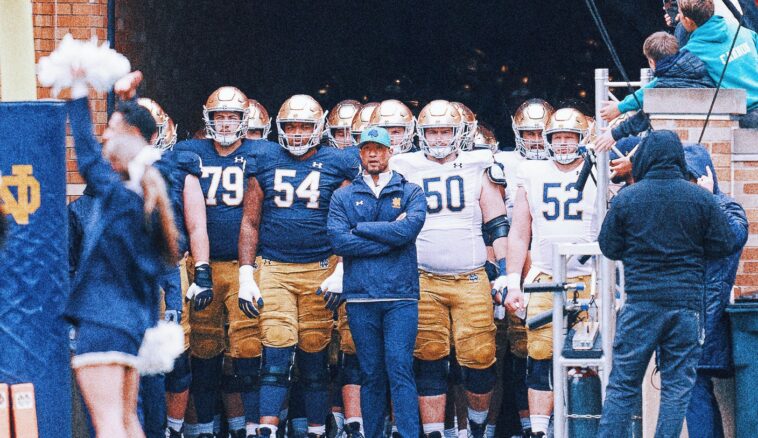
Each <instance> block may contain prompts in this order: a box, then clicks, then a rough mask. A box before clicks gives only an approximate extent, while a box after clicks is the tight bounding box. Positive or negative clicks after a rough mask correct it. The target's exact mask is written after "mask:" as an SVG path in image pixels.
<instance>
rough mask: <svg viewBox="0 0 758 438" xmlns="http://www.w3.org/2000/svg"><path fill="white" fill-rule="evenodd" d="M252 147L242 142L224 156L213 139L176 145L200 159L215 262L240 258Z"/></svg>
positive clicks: (211, 251)
mask: <svg viewBox="0 0 758 438" xmlns="http://www.w3.org/2000/svg"><path fill="white" fill-rule="evenodd" d="M251 144H252V142H251V141H249V140H243V141H242V145H241V146H240V147H239V148H237V150H236V151H234V152H232V153H231V154H229V155H227V156H224V157H222V156H220V155H219V154H218V153H217V152H216V149H215V148H214V147H213V142H212V141H211V140H185V141H182V142H180V143H178V144H177V145H176V146H174V150H176V151H190V152H194V153H195V154H197V155H198V156H199V157H200V162H201V175H200V186H201V187H202V189H203V195H204V196H205V212H206V217H207V221H208V240H209V243H210V258H211V260H214V261H229V260H236V259H237V240H238V239H239V233H240V223H241V222H242V198H243V195H244V191H245V186H246V185H247V184H246V180H247V176H248V174H249V172H250V170H251V167H252V166H251V161H252V160H253V157H252V156H251V155H250V150H251Z"/></svg>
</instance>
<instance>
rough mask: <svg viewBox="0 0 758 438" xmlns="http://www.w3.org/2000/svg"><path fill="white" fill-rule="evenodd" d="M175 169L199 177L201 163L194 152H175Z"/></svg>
mask: <svg viewBox="0 0 758 438" xmlns="http://www.w3.org/2000/svg"><path fill="white" fill-rule="evenodd" d="M176 167H178V168H179V169H180V170H182V171H184V172H187V173H188V174H190V175H195V176H197V177H199V176H200V174H202V169H201V168H202V167H203V162H202V160H200V156H198V155H197V154H196V153H194V152H189V151H176Z"/></svg>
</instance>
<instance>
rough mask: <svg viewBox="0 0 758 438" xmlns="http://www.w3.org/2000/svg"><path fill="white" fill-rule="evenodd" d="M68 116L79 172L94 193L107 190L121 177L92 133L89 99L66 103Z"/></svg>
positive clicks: (117, 182)
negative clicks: (107, 160)
mask: <svg viewBox="0 0 758 438" xmlns="http://www.w3.org/2000/svg"><path fill="white" fill-rule="evenodd" d="M68 116H69V120H70V122H71V133H72V135H73V136H74V148H75V149H76V160H77V165H78V167H79V173H80V174H81V175H82V177H83V178H84V180H85V181H86V182H87V185H88V186H91V187H92V190H93V191H94V192H95V193H96V194H100V195H102V194H103V193H106V192H108V191H109V190H111V189H112V188H113V187H115V185H116V184H121V178H119V176H118V175H117V174H116V172H114V171H113V169H112V168H111V166H110V164H108V163H107V162H106V161H105V159H103V156H102V154H101V151H100V149H101V147H100V144H99V143H98V142H97V140H96V139H95V136H94V135H93V134H92V120H90V112H89V101H88V100H87V98H86V97H85V98H81V99H76V100H72V101H70V102H69V103H68Z"/></svg>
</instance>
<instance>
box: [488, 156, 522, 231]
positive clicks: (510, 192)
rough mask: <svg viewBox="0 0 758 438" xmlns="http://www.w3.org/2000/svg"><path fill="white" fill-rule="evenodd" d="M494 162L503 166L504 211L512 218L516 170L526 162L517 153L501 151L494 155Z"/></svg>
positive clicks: (517, 184)
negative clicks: (506, 185) (504, 186)
mask: <svg viewBox="0 0 758 438" xmlns="http://www.w3.org/2000/svg"><path fill="white" fill-rule="evenodd" d="M495 161H497V162H498V163H500V164H502V165H503V172H505V182H506V183H507V184H508V187H506V188H505V210H506V212H507V214H508V217H513V203H514V202H515V200H516V192H517V191H518V186H519V182H518V180H517V179H518V168H519V166H520V165H521V163H523V162H524V161H527V160H526V158H524V156H523V155H521V154H520V153H519V152H518V151H503V152H498V153H496V154H495Z"/></svg>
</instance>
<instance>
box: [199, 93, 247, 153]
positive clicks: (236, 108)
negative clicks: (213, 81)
mask: <svg viewBox="0 0 758 438" xmlns="http://www.w3.org/2000/svg"><path fill="white" fill-rule="evenodd" d="M219 111H233V112H237V113H239V115H240V121H239V123H236V122H233V121H228V120H225V121H219V122H218V123H215V122H214V121H213V113H215V112H219ZM249 115H250V108H249V106H248V103H247V96H245V94H244V93H243V92H242V91H240V90H239V89H238V88H235V87H229V86H225V87H221V88H219V89H217V90H216V91H214V92H213V93H212V94H211V95H210V97H208V100H207V101H206V102H205V105H203V121H205V136H206V138H210V139H211V140H213V141H215V142H217V143H219V144H221V145H222V146H229V145H231V144H232V143H234V142H236V141H237V140H239V139H241V138H243V137H244V136H245V132H246V131H247V120H248V116H249ZM216 125H218V126H216ZM235 125H236V126H235ZM219 128H224V129H219ZM226 128H231V129H226ZM230 131H231V132H230Z"/></svg>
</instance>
